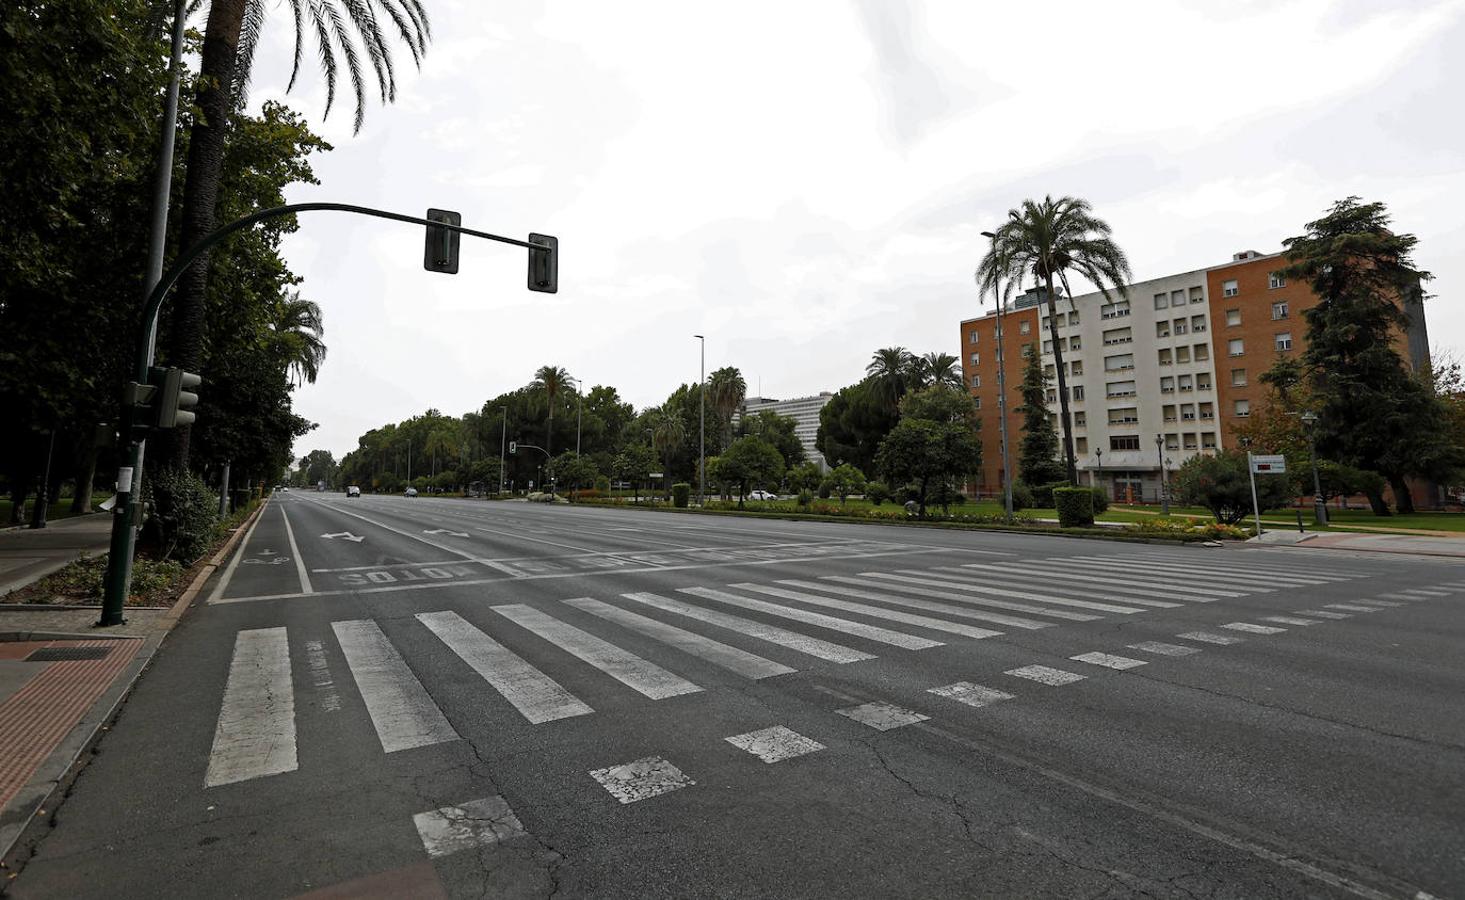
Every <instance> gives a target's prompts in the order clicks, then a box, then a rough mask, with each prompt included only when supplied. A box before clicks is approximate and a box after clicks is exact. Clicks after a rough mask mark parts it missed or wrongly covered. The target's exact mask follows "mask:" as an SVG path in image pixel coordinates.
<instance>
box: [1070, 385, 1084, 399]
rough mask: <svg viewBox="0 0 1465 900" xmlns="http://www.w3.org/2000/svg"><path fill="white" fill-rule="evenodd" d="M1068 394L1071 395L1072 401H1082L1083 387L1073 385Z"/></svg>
mask: <svg viewBox="0 0 1465 900" xmlns="http://www.w3.org/2000/svg"><path fill="white" fill-rule="evenodd" d="M1069 393H1071V394H1072V395H1073V399H1075V400H1082V399H1083V385H1081V384H1075V385H1074V386H1073V387H1072V388H1071V389H1070V391H1069Z"/></svg>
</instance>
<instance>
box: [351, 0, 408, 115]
mask: <svg viewBox="0 0 1465 900" xmlns="http://www.w3.org/2000/svg"><path fill="white" fill-rule="evenodd" d="M341 4H342V5H343V6H345V7H346V15H347V16H349V17H350V19H351V24H352V25H353V26H354V27H355V28H356V33H357V34H358V35H360V37H361V43H362V45H363V46H364V47H365V48H366V56H367V58H368V59H369V60H371V67H372V69H373V70H374V71H375V72H376V83H377V87H378V88H379V89H380V90H381V98H382V103H386V102H387V98H388V97H389V96H390V97H391V98H392V99H394V100H395V99H396V97H397V82H396V73H395V72H394V71H393V69H392V65H391V52H390V51H389V50H387V45H386V42H385V38H383V37H382V30H381V26H380V25H379V24H378V23H377V20H376V13H375V12H374V11H373V10H372V8H371V4H370V3H368V2H367V0H341Z"/></svg>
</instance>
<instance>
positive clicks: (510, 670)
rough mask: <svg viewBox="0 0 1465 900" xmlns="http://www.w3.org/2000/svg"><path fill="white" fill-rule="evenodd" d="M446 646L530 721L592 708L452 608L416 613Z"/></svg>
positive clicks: (537, 722) (564, 716)
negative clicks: (448, 610) (443, 610)
mask: <svg viewBox="0 0 1465 900" xmlns="http://www.w3.org/2000/svg"><path fill="white" fill-rule="evenodd" d="M417 621H419V622H421V623H422V624H423V625H425V626H427V628H428V630H430V631H431V632H432V633H433V634H435V635H437V636H438V639H439V640H441V641H442V642H443V643H444V644H447V645H448V649H450V650H452V651H453V652H454V653H456V654H457V655H458V657H459V658H460V659H462V660H463V662H465V663H467V664H468V665H469V666H470V667H471V668H472V669H473V671H475V672H477V673H478V674H479V675H480V676H482V677H483V680H484V681H487V682H488V683H489V684H490V685H492V686H493V689H494V690H496V691H498V692H499V694H500V695H501V696H502V697H503V698H504V699H505V700H507V701H509V703H510V704H512V705H513V707H514V709H517V710H518V711H519V713H520V715H522V716H523V717H524V718H526V719H528V720H529V722H530V723H531V724H533V725H540V724H543V723H544V722H553V721H556V720H558V719H567V718H569V717H571V716H583V715H586V714H588V713H592V712H595V710H593V709H591V708H590V707H589V706H587V705H586V704H584V703H582V702H581V701H580V700H579V699H578V698H577V697H575V695H573V694H571V693H570V692H569V691H567V690H565V689H564V688H563V687H561V686H560V684H559V682H557V681H555V680H554V679H553V678H550V677H549V676H548V675H546V674H544V673H543V672H541V671H539V670H538V669H536V668H534V667H533V666H531V665H529V663H527V662H525V661H524V660H523V659H521V658H519V656H518V655H517V654H515V653H514V651H512V650H510V649H509V648H507V647H505V646H504V645H503V644H500V643H499V642H498V641H495V640H494V639H493V638H491V637H489V636H488V635H486V634H484V633H483V632H482V631H480V630H479V629H478V628H476V627H475V626H473V625H471V624H469V623H468V622H467V621H466V620H465V619H464V618H463V617H462V616H460V615H458V614H457V613H455V612H430V613H418V614H417Z"/></svg>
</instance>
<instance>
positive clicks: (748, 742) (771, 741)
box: [723, 725, 824, 764]
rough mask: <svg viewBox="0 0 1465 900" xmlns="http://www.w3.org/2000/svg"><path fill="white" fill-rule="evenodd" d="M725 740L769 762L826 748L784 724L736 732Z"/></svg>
mask: <svg viewBox="0 0 1465 900" xmlns="http://www.w3.org/2000/svg"><path fill="white" fill-rule="evenodd" d="M723 740H725V741H727V742H728V743H729V744H732V745H733V746H734V747H737V748H738V749H739V750H746V751H747V752H749V753H751V754H753V755H754V756H756V757H758V758H759V759H761V760H763V761H764V762H766V763H769V764H772V763H776V762H783V761H784V760H786V759H793V758H794V757H796V756H806V755H808V754H810V753H814V752H816V751H819V750H823V749H824V745H823V744H821V743H819V742H818V741H816V740H814V739H813V738H806V737H804V736H803V735H802V734H799V733H798V732H797V731H794V730H792V729H790V728H785V727H783V726H782V725H774V726H773V727H771V728H760V729H759V730H757V731H750V732H748V733H747V734H735V735H733V736H732V737H726V738H723Z"/></svg>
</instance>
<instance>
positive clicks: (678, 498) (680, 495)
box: [671, 481, 692, 509]
mask: <svg viewBox="0 0 1465 900" xmlns="http://www.w3.org/2000/svg"><path fill="white" fill-rule="evenodd" d="M691 496H692V486H691V485H690V484H688V483H686V482H685V481H678V482H677V483H676V484H674V485H672V486H671V503H672V505H673V506H675V507H676V508H677V509H686V508H687V501H688V499H690V498H691Z"/></svg>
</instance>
